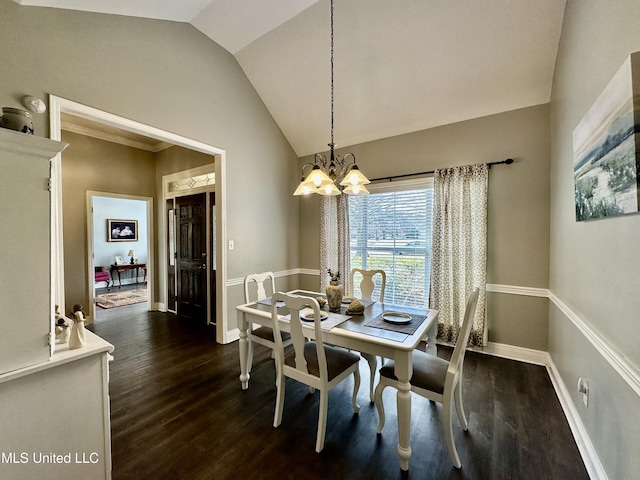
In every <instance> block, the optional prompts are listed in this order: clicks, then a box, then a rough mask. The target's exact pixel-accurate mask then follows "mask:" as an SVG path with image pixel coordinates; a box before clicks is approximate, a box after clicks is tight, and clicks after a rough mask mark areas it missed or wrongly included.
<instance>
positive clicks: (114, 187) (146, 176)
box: [62, 131, 155, 312]
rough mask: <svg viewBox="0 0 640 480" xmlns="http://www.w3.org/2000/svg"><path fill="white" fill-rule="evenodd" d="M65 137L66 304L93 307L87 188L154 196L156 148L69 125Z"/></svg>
mask: <svg viewBox="0 0 640 480" xmlns="http://www.w3.org/2000/svg"><path fill="white" fill-rule="evenodd" d="M62 141H63V142H67V143H69V146H68V147H67V148H66V149H65V151H64V153H63V161H62V209H63V212H64V216H63V240H64V262H65V268H64V281H65V304H66V309H67V310H68V311H71V310H70V309H71V307H72V306H73V305H74V304H76V303H79V304H81V305H83V306H84V308H85V311H86V312H88V311H89V297H88V291H87V285H89V281H90V280H89V278H91V276H92V273H91V272H89V266H88V265H87V258H88V255H87V249H88V244H87V238H88V234H87V190H92V191H97V192H105V193H115V194H120V195H135V196H142V197H151V198H153V197H154V196H155V154H154V153H151V152H146V151H144V150H139V149H137V148H131V147H125V146H123V145H118V144H116V143H112V142H106V141H104V140H97V139H94V138H90V137H86V136H83V135H78V134H75V133H71V132H64V131H63V132H62Z"/></svg>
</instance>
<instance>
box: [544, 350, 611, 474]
mask: <svg viewBox="0 0 640 480" xmlns="http://www.w3.org/2000/svg"><path fill="white" fill-rule="evenodd" d="M547 372H548V373H549V378H551V383H552V384H553V388H554V390H555V391H556V395H558V400H560V405H561V406H562V410H563V411H564V415H565V417H566V418H567V422H569V428H571V433H572V434H573V438H574V439H575V441H576V444H577V445H578V450H579V451H580V455H581V456H582V461H583V462H584V466H585V468H586V469H587V472H588V473H589V478H591V479H592V480H596V479H597V480H607V479H608V478H609V477H607V473H606V472H605V470H604V468H603V467H602V464H601V463H600V459H599V458H598V454H597V452H596V450H595V448H594V447H593V443H591V439H590V438H589V434H588V433H587V430H586V429H585V427H584V423H582V419H581V418H580V414H579V413H578V411H577V409H576V405H575V403H573V400H572V399H571V395H570V394H569V390H567V386H566V385H565V383H564V382H563V381H562V377H561V376H560V372H558V369H557V368H556V366H555V364H554V363H553V360H552V359H551V356H549V364H548V365H547Z"/></svg>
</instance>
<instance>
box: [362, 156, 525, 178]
mask: <svg viewBox="0 0 640 480" xmlns="http://www.w3.org/2000/svg"><path fill="white" fill-rule="evenodd" d="M512 163H513V158H507V159H506V160H502V161H500V162H491V163H487V165H488V167H489V168H491V165H502V164H504V165H511V164H512ZM432 173H435V170H430V171H428V172H418V173H405V174H404V175H394V176H392V177H380V178H373V179H371V181H372V182H378V181H381V180H389V181H390V182H391V181H392V180H394V179H396V178H404V177H417V176H418V175H429V174H432Z"/></svg>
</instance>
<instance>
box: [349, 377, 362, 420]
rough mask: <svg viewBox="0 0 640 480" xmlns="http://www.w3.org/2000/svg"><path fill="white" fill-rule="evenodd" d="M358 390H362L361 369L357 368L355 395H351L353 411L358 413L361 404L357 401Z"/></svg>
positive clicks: (354, 378) (354, 380)
mask: <svg viewBox="0 0 640 480" xmlns="http://www.w3.org/2000/svg"><path fill="white" fill-rule="evenodd" d="M358 390H360V370H359V369H358V368H356V369H355V370H354V371H353V396H352V397H351V404H352V405H353V411H354V412H356V413H358V412H359V411H360V405H358V402H357V396H358Z"/></svg>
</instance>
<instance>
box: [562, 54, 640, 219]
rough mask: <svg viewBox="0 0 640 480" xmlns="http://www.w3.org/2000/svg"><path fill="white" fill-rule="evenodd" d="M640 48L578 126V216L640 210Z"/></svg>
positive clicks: (575, 137)
mask: <svg viewBox="0 0 640 480" xmlns="http://www.w3.org/2000/svg"><path fill="white" fill-rule="evenodd" d="M639 127H640V52H635V53H632V54H631V55H630V56H629V57H627V59H626V60H625V62H624V63H623V65H622V66H621V67H620V69H619V70H618V71H617V72H616V74H615V75H614V76H613V77H612V79H611V80H610V82H609V83H608V84H607V86H606V87H605V89H604V90H603V91H602V93H601V94H600V96H599V97H598V98H597V99H596V101H595V102H594V103H593V105H592V106H591V108H590V109H589V110H588V112H587V113H586V114H585V116H584V117H583V118H582V120H581V121H580V123H579V124H578V125H577V126H576V128H575V130H574V131H573V152H574V163H573V171H574V189H575V209H576V221H578V222H581V221H584V220H592V219H600V218H606V217H617V216H620V215H628V214H634V213H638V212H639V211H640V133H639V132H640V129H639Z"/></svg>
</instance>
